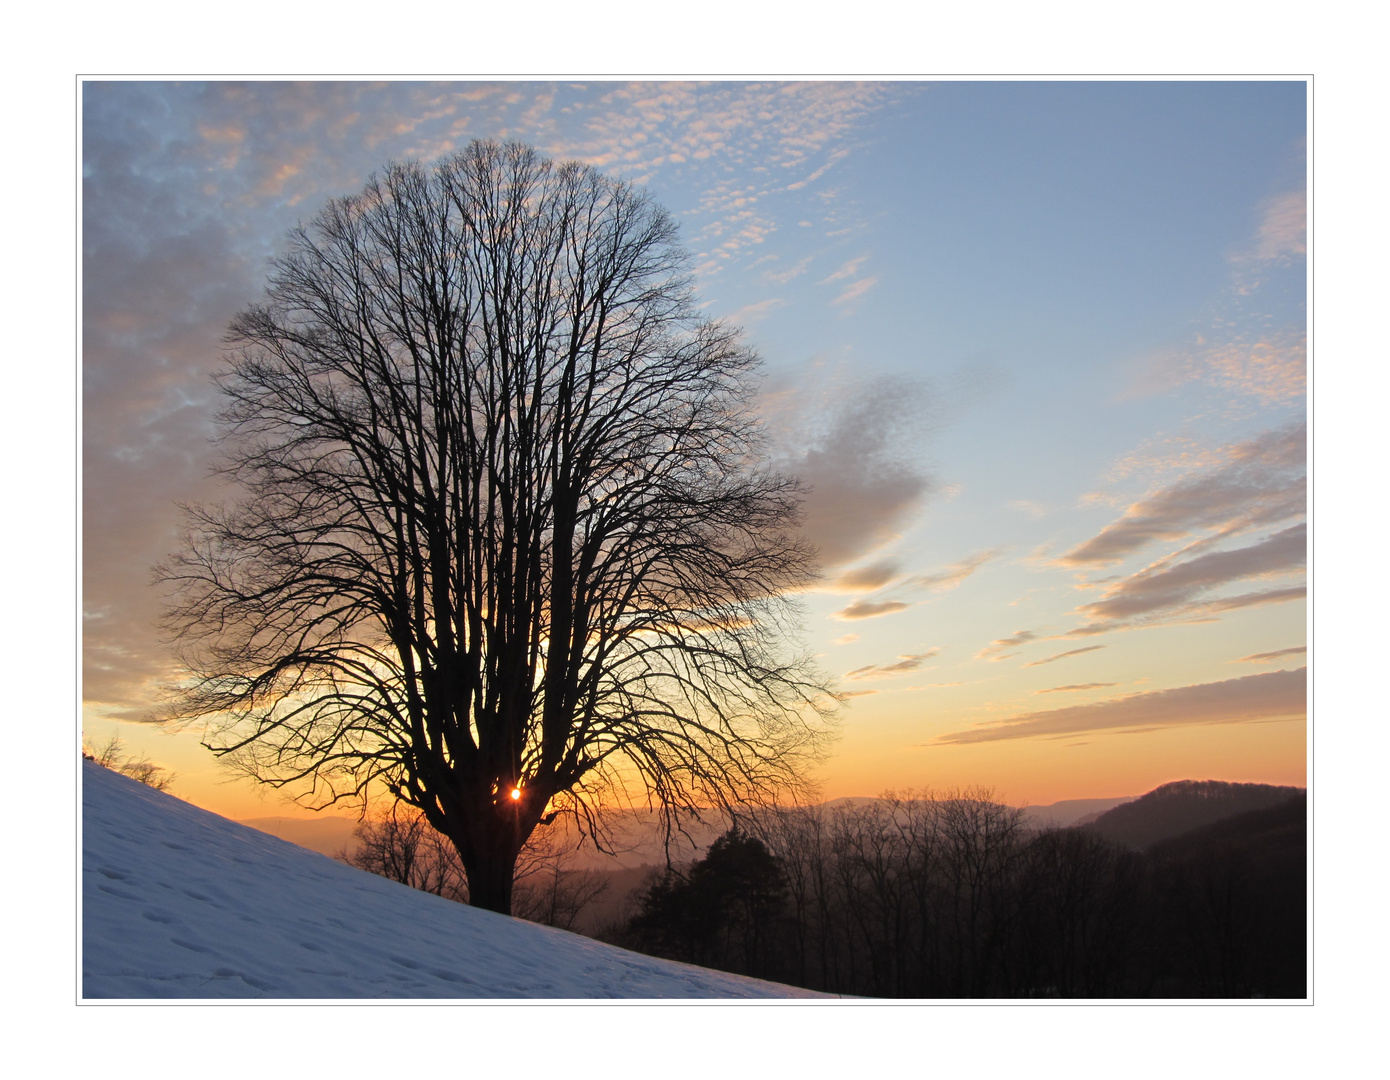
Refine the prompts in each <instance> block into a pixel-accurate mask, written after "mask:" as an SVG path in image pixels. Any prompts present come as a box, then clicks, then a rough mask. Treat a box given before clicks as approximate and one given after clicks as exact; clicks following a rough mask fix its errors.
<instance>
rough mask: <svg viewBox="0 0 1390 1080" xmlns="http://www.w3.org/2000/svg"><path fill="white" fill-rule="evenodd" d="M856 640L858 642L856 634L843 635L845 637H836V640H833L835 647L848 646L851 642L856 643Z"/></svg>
mask: <svg viewBox="0 0 1390 1080" xmlns="http://www.w3.org/2000/svg"><path fill="white" fill-rule="evenodd" d="M858 640H859V635H858V634H845V635H844V636H842V637H837V638H836V639H835V644H836V645H848V644H850V643H851V642H854V641H858Z"/></svg>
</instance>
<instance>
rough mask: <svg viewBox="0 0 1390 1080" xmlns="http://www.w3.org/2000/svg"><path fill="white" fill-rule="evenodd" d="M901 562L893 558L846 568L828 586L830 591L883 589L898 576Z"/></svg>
mask: <svg viewBox="0 0 1390 1080" xmlns="http://www.w3.org/2000/svg"><path fill="white" fill-rule="evenodd" d="M898 567H899V564H898V563H897V562H896V561H895V560H892V559H884V560H882V561H881V562H876V563H871V564H870V565H868V566H858V567H855V568H854V569H853V570H846V571H845V572H844V573H843V574H841V575H840V576H839V577H837V578H836V579H835V580H834V581H833V582H831V583H830V585H829V586H827V591H828V592H871V591H872V590H874V589H881V588H883V586H885V585H887V584H888V583H889V582H890V581H892V580H893V579H894V578H896V577H897V576H898Z"/></svg>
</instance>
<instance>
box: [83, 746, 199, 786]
mask: <svg viewBox="0 0 1390 1080" xmlns="http://www.w3.org/2000/svg"><path fill="white" fill-rule="evenodd" d="M82 756H83V757H84V758H86V759H87V760H88V761H95V762H96V763H97V764H98V765H100V766H102V767H103V768H106V769H113V770H115V771H116V772H118V773H120V774H121V775H122V776H128V777H130V778H131V779H132V780H138V781H139V782H140V783H142V784H144V785H145V786H146V787H152V788H154V789H155V791H168V790H169V787H170V785H172V784H173V782H174V781H175V780H177V779H178V778H179V774H178V773H176V772H171V771H170V770H169V769H166V768H165V767H164V766H163V765H156V764H154V763H153V762H152V761H150V760H149V759H148V758H145V757H139V758H131V757H129V756H128V755H127V754H126V752H125V744H124V743H123V742H122V741H121V737H120V736H119V735H114V734H113V735H112V736H111V737H110V738H109V739H107V740H106V742H105V743H103V744H102V745H101V746H99V747H98V746H93V745H92V744H91V743H88V742H85V741H84V742H83V744H82Z"/></svg>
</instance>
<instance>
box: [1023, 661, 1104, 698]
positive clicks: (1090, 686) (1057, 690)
mask: <svg viewBox="0 0 1390 1080" xmlns="http://www.w3.org/2000/svg"><path fill="white" fill-rule="evenodd" d="M1025 666H1026V665H1025ZM1119 685H1120V684H1119V683H1112V682H1088V683H1075V684H1073V685H1071V686H1049V687H1048V688H1047V689H1046V690H1034V691H1033V693H1035V694H1065V693H1071V692H1072V691H1075V690H1100V689H1102V688H1103V687H1106V686H1119Z"/></svg>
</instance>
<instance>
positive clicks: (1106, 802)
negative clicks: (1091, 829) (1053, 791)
mask: <svg viewBox="0 0 1390 1080" xmlns="http://www.w3.org/2000/svg"><path fill="white" fill-rule="evenodd" d="M1134 798H1135V797H1134V796H1133V795H1126V796H1125V797H1124V798H1121V799H1063V800H1062V801H1061V802H1055V803H1050V804H1048V805H1047V806H1025V807H1023V808H1022V809H1023V817H1024V820H1025V821H1026V822H1027V823H1028V824H1029V825H1030V826H1032V827H1033V828H1035V829H1065V828H1068V827H1070V826H1072V825H1080V824H1082V823H1083V822H1086V821H1094V820H1095V819H1096V818H1098V817H1100V815H1101V814H1103V813H1105V812H1106V811H1107V810H1113V809H1114V808H1115V807H1117V806H1119V805H1121V804H1122V803H1127V802H1133V801H1134Z"/></svg>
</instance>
